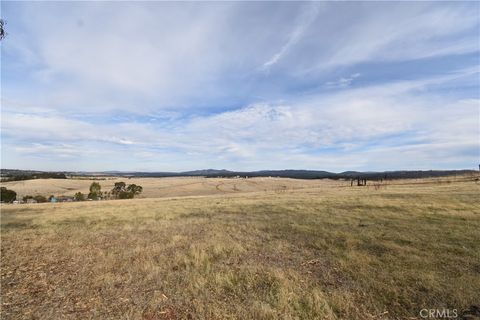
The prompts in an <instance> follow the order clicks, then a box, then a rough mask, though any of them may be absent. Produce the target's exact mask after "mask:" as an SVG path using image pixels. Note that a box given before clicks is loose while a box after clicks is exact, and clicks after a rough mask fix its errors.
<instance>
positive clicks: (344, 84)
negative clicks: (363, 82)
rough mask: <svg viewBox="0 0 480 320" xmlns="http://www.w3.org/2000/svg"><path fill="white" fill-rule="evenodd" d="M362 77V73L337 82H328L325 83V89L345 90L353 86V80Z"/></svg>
mask: <svg viewBox="0 0 480 320" xmlns="http://www.w3.org/2000/svg"><path fill="white" fill-rule="evenodd" d="M358 77H360V73H354V74H352V75H350V76H349V77H346V78H343V77H342V78H340V79H338V80H335V81H328V82H326V83H325V87H327V88H345V87H348V86H350V85H351V84H352V82H353V80H355V79H356V78H358Z"/></svg>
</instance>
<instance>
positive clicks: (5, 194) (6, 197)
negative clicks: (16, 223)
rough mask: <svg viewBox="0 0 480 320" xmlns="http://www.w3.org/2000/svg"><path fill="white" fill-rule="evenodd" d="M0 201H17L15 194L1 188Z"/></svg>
mask: <svg viewBox="0 0 480 320" xmlns="http://www.w3.org/2000/svg"><path fill="white" fill-rule="evenodd" d="M1 189H2V190H1V194H0V200H1V201H3V202H13V201H15V200H16V199H17V193H16V192H15V191H13V190H10V189H7V188H5V187H1Z"/></svg>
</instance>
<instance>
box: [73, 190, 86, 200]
mask: <svg viewBox="0 0 480 320" xmlns="http://www.w3.org/2000/svg"><path fill="white" fill-rule="evenodd" d="M74 198H75V200H76V201H83V200H85V195H84V194H83V193H81V192H77V193H75V196H74Z"/></svg>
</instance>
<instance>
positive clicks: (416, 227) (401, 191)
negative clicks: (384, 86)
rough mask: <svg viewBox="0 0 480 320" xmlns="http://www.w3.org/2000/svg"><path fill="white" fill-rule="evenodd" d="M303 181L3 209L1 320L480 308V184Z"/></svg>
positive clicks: (313, 315) (383, 313)
mask: <svg viewBox="0 0 480 320" xmlns="http://www.w3.org/2000/svg"><path fill="white" fill-rule="evenodd" d="M211 181H213V180H211ZM220 182H221V181H220ZM179 183H180V182H179ZM212 183H213V182H212ZM297 183H299V185H300V184H301V185H302V186H303V187H302V189H300V188H297V189H295V188H290V189H288V190H286V191H281V192H280V191H278V190H276V189H275V188H276V187H272V188H265V189H268V190H267V191H265V190H263V191H262V190H257V192H249V193H246V192H231V193H225V194H213V195H209V196H190V197H175V198H174V197H170V198H161V199H135V200H117V201H99V202H79V203H60V204H34V205H3V206H2V212H1V225H2V227H1V236H2V238H1V240H2V241H1V255H2V257H1V258H2V259H1V285H2V287H1V298H2V299H1V304H2V308H1V318H2V319H59V318H61V319H416V318H419V319H420V317H419V311H420V310H421V309H423V308H427V309H433V308H440V309H442V308H448V309H457V310H458V312H459V313H461V312H462V310H465V309H468V308H471V306H472V305H478V304H480V294H479V293H480V201H479V200H480V196H479V195H480V184H478V182H475V181H472V180H469V179H465V181H460V180H458V181H450V180H449V181H447V180H446V179H443V180H438V179H430V180H424V181H414V180H412V181H399V182H396V183H395V184H393V183H392V184H390V185H388V186H387V187H382V188H379V189H377V188H374V187H373V186H371V187H349V186H348V187H346V186H345V185H344V184H335V183H331V182H325V184H326V185H324V186H321V185H320V184H321V182H319V181H317V182H315V183H317V184H319V185H309V183H312V182H302V181H298V182H297ZM272 190H273V191H272ZM146 192H147V190H146ZM180 194H182V193H180Z"/></svg>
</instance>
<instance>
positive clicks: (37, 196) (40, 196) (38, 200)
mask: <svg viewBox="0 0 480 320" xmlns="http://www.w3.org/2000/svg"><path fill="white" fill-rule="evenodd" d="M33 199H34V200H35V201H37V202H38V203H42V202H48V199H47V198H46V197H44V196H42V195H36V196H35V197H33Z"/></svg>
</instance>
